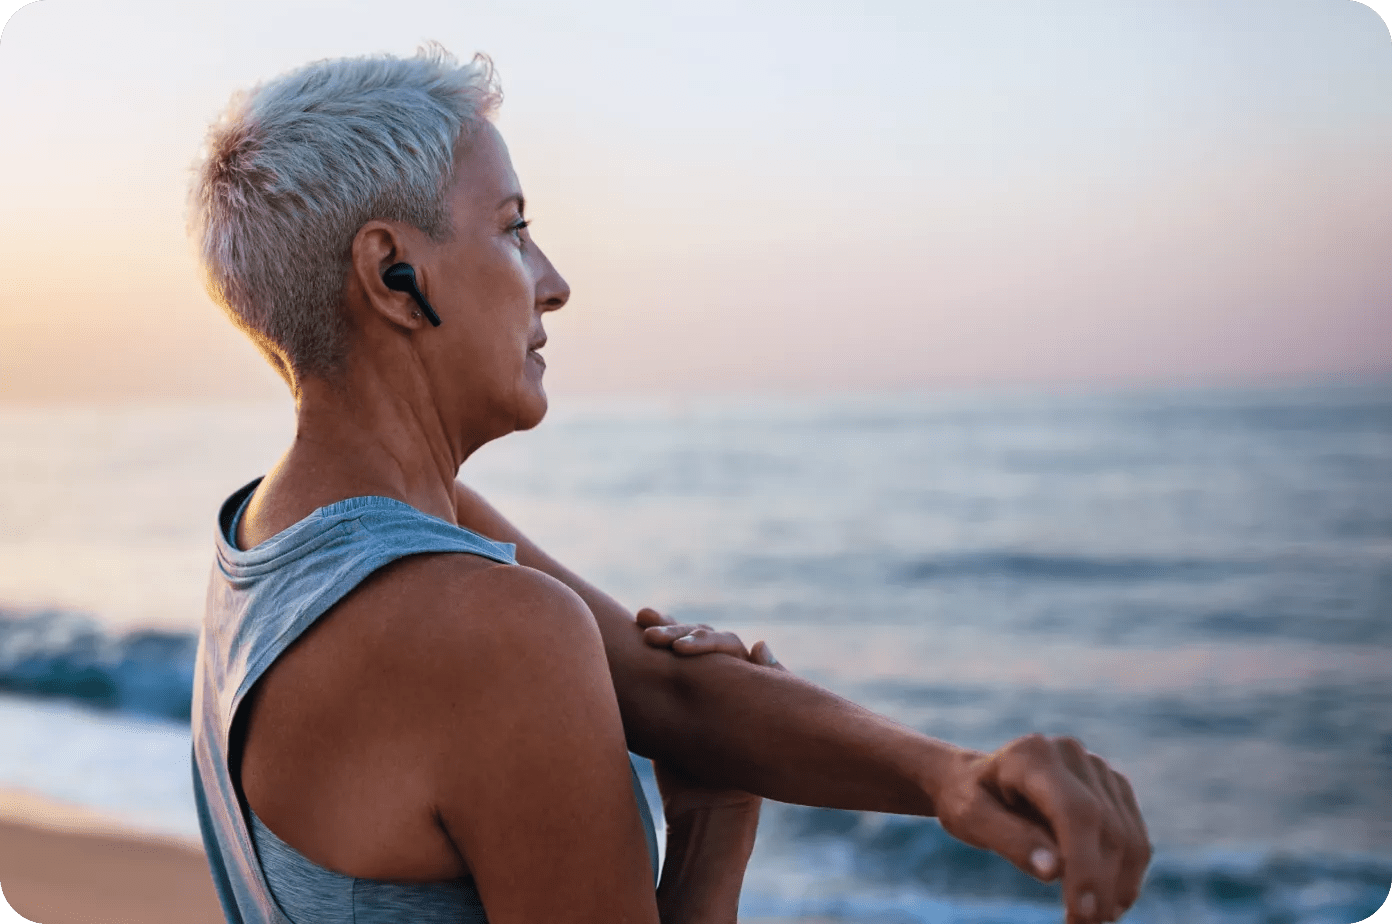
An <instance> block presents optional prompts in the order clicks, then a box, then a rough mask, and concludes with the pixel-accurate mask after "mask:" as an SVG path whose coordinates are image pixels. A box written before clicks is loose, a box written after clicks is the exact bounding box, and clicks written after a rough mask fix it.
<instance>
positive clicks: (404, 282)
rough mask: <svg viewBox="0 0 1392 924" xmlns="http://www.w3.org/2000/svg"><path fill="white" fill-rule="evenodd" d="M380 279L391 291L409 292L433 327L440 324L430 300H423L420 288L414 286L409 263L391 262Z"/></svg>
mask: <svg viewBox="0 0 1392 924" xmlns="http://www.w3.org/2000/svg"><path fill="white" fill-rule="evenodd" d="M382 281H383V282H384V283H386V284H387V288H388V289H391V290H392V291H393V292H409V293H411V297H412V298H414V299H415V300H416V304H417V305H420V309H421V311H424V312H425V316H426V318H427V319H429V321H430V323H431V325H432V326H434V327H439V326H440V316H439V315H438V314H436V313H435V309H434V308H431V307H430V302H428V301H426V300H425V296H424V295H422V294H421V290H420V289H418V288H417V287H416V271H415V269H414V268H413V267H412V266H411V264H409V263H393V264H392V265H391V266H389V267H387V271H386V272H385V273H383V274H382Z"/></svg>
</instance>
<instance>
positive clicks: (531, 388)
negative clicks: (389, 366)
mask: <svg viewBox="0 0 1392 924" xmlns="http://www.w3.org/2000/svg"><path fill="white" fill-rule="evenodd" d="M525 205H526V203H525V200H524V199H523V196H522V187H521V184H520V183H519V182H518V180H517V174H516V173H515V172H514V171H513V168H512V161H511V158H510V157H509V156H508V150H507V145H506V144H504V143H503V138H502V136H501V135H500V134H499V133H498V131H497V129H495V128H494V127H493V126H492V125H487V124H485V125H484V126H483V127H481V128H480V129H478V130H477V131H476V132H475V133H474V134H473V136H472V137H470V138H466V139H465V141H464V142H463V143H462V144H461V147H460V151H459V152H458V154H457V155H456V160H455V180H454V184H453V186H451V188H450V190H449V193H448V195H447V206H448V209H449V214H450V218H451V220H452V223H453V229H454V235H453V237H452V238H451V239H449V240H447V241H444V242H439V243H431V244H430V245H427V247H426V251H427V252H426V256H425V259H424V260H420V261H418V266H417V272H418V274H420V275H422V276H423V285H424V287H425V289H426V291H427V292H428V296H429V298H430V301H431V304H432V305H433V306H434V307H435V310H436V311H437V312H438V313H439V315H440V317H441V319H442V321H443V323H442V324H441V326H440V327H438V328H434V329H427V330H426V331H425V336H424V337H422V338H421V339H420V343H421V351H422V354H423V355H425V356H426V357H428V359H429V362H428V367H429V368H430V370H431V378H432V379H433V382H432V387H433V388H434V389H435V391H436V394H437V396H438V398H440V399H443V400H444V402H446V403H447V404H446V407H447V408H448V410H447V413H453V414H458V415H462V417H464V418H466V419H467V420H468V421H469V422H470V424H471V429H472V428H473V427H477V426H485V427H487V428H488V429H489V430H494V429H496V430H498V431H499V432H497V433H496V434H495V435H502V433H506V432H511V431H512V430H526V429H529V428H531V427H534V426H536V425H537V424H538V423H540V422H541V419H542V417H543V416H544V415H545V414H546V391H545V389H544V387H543V385H542V377H543V374H544V373H545V370H546V361H545V360H544V359H543V358H542V356H541V353H540V352H539V351H540V349H541V347H542V346H543V345H545V343H546V331H545V330H544V328H543V326H542V318H543V315H544V314H545V313H546V312H548V311H555V310H556V309H558V308H560V307H562V306H563V305H565V303H566V301H567V300H568V299H569V298H570V287H569V286H568V285H566V281H565V280H564V279H562V278H561V276H560V274H559V273H557V272H556V268H555V267H554V266H552V265H551V261H550V260H548V259H547V258H546V255H545V254H544V253H543V252H542V251H541V248H540V247H538V246H537V244H536V242H535V241H534V240H533V239H532V236H531V233H530V232H529V231H528V229H527V218H526V212H525ZM439 403H440V402H438V401H437V405H438V404H439ZM446 407H442V408H441V409H442V410H446Z"/></svg>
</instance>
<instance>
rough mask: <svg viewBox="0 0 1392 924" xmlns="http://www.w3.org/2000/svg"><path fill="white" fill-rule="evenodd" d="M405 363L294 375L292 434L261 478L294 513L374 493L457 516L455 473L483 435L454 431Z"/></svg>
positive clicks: (421, 378) (430, 511) (425, 385)
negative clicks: (331, 374)
mask: <svg viewBox="0 0 1392 924" xmlns="http://www.w3.org/2000/svg"><path fill="white" fill-rule="evenodd" d="M405 365H406V369H405V370H404V371H403V370H402V367H401V366H395V368H394V369H393V367H392V364H388V365H387V369H389V370H392V371H390V372H388V373H387V374H386V375H381V374H378V370H377V369H375V368H374V367H373V366H371V365H366V366H364V365H362V364H360V365H357V366H356V367H354V368H351V369H350V370H348V371H346V372H345V373H344V374H343V375H342V376H341V377H339V378H337V379H335V380H334V381H332V382H330V381H326V380H323V379H318V378H306V379H304V380H302V381H300V382H299V383H298V386H299V388H298V392H299V393H298V396H297V402H296V404H297V407H296V417H297V421H296V430H295V440H294V442H293V444H292V445H291V447H290V450H289V452H287V453H286V454H285V456H284V457H283V458H282V459H281V460H280V462H279V463H278V464H277V465H276V467H275V468H274V469H273V470H272V472H271V473H270V474H269V475H268V476H267V485H266V486H265V487H266V488H268V489H269V491H270V493H272V494H274V495H276V496H278V497H281V498H284V499H285V500H287V501H290V505H291V506H294V507H296V508H299V510H298V511H297V512H299V513H300V515H304V514H305V513H307V512H308V511H309V510H313V509H315V508H317V507H320V506H323V505H324V504H326V503H332V502H333V501H336V500H341V499H343V498H345V497H354V496H360V495H365V494H375V495H382V496H385V497H393V498H396V499H397V500H400V501H403V502H405V503H408V504H410V505H411V506H412V507H415V508H416V509H417V510H420V511H422V512H424V513H428V514H430V515H432V516H436V517H439V518H441V519H443V520H446V521H448V522H451V523H453V522H455V521H456V520H455V506H454V481H455V476H456V474H457V473H458V471H459V467H460V465H462V464H463V463H464V460H465V459H466V458H468V456H469V455H470V454H472V453H473V451H474V450H475V449H477V448H478V447H479V446H481V445H483V443H485V442H487V438H484V437H478V436H471V435H470V434H467V433H465V434H461V433H459V432H457V431H458V429H459V428H458V427H457V426H451V422H449V421H446V420H445V419H444V418H442V416H441V414H440V413H439V409H438V408H437V405H436V403H435V401H434V400H433V399H432V396H431V394H430V389H429V387H428V383H427V381H426V380H425V378H424V376H421V375H417V374H413V370H412V369H411V368H410V366H411V365H412V364H409V363H408V364H405ZM258 493H259V492H258ZM292 499H293V500H292ZM274 506H279V504H275V505H274Z"/></svg>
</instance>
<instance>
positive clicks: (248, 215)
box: [189, 43, 502, 388]
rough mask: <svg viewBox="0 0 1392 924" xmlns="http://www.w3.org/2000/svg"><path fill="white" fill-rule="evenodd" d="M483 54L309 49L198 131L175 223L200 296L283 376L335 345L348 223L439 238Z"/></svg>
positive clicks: (334, 364)
mask: <svg viewBox="0 0 1392 924" xmlns="http://www.w3.org/2000/svg"><path fill="white" fill-rule="evenodd" d="M501 102H502V91H501V90H500V89H499V86H498V81H497V77H496V75H495V74H494V71H493V63H492V61H490V60H489V58H488V57H487V56H486V55H482V54H478V55H475V56H474V58H473V60H472V61H470V62H469V63H468V64H466V65H464V66H462V67H461V66H460V65H459V62H458V60H457V59H456V58H455V57H454V56H452V55H451V54H450V53H449V52H447V51H445V49H444V48H442V47H440V46H439V45H436V44H433V43H432V44H428V45H425V46H423V47H422V48H421V49H420V50H419V51H418V52H417V53H416V55H415V56H414V57H411V58H396V57H391V56H382V57H367V58H340V59H335V60H327V61H316V62H314V63H313V64H308V65H306V66H304V67H301V68H299V69H298V70H295V71H292V72H290V73H288V74H285V75H283V76H281V77H278V78H276V79H274V80H271V81H269V82H267V83H263V84H260V85H258V86H257V87H255V88H254V89H252V90H251V91H250V92H248V93H238V94H237V95H235V96H233V98H232V102H231V103H230V104H229V105H228V108H227V110H226V111H225V112H224V113H223V115H222V117H221V118H220V119H219V120H218V121H217V122H215V123H214V124H213V126H212V127H211V129H210V130H209V132H208V139H207V144H206V147H205V151H204V155H203V157H202V159H201V162H200V163H199V164H198V166H197V167H196V168H195V177H194V181H193V187H192V189H191V191H190V216H189V227H190V233H191V234H192V236H193V238H194V240H195V242H196V243H197V245H198V249H199V258H200V261H201V263H202V266H203V272H204V282H205V285H206V286H207V289H208V294H209V295H210V296H212V298H213V300H214V301H216V302H217V303H218V304H219V305H221V306H222V308H223V309H224V310H225V311H226V312H227V314H228V316H229V317H231V319H232V321H233V323H235V324H236V325H237V326H238V327H240V328H241V329H242V330H243V331H244V332H245V333H246V334H247V335H248V336H249V337H251V339H252V340H253V341H254V342H255V343H256V345H257V346H258V347H259V348H260V349H261V351H262V352H263V353H265V354H266V358H267V359H269V360H270V361H271V363H272V365H275V366H277V367H278V371H279V372H280V373H281V375H282V377H284V378H285V379H286V381H287V382H288V383H290V384H291V386H292V388H293V387H294V383H295V381H296V379H297V378H298V377H299V376H302V375H317V376H323V377H332V376H333V374H334V373H335V372H336V371H338V370H339V369H340V368H341V366H342V362H343V359H344V356H345V355H346V353H347V348H348V343H347V341H348V336H349V330H348V323H347V319H346V317H345V316H344V313H343V311H342V309H341V299H342V294H343V287H344V283H345V281H346V279H347V275H348V269H349V264H350V262H351V257H352V243H353V237H354V235H356V234H357V232H358V229H359V228H361V227H362V226H363V224H365V223H366V222H368V221H370V220H373V219H382V220H388V221H400V222H405V223H408V224H410V225H412V226H413V227H416V228H419V229H420V230H421V231H423V232H425V233H426V234H428V235H430V237H432V238H433V239H435V240H446V239H448V238H449V237H450V236H452V234H453V229H452V228H451V227H450V221H449V213H448V211H447V208H446V204H445V195H446V192H447V190H448V189H449V187H450V184H451V183H452V182H453V179H454V176H453V174H454V157H455V151H456V148H457V146H458V145H459V143H460V142H461V140H462V139H464V138H465V137H466V136H469V135H471V134H472V133H473V132H474V131H475V130H477V129H478V128H479V127H480V126H481V125H482V124H483V123H484V122H485V121H486V120H487V119H489V118H490V117H491V116H492V114H493V113H494V112H495V111H496V110H497V108H498V106H499V104H500V103H501Z"/></svg>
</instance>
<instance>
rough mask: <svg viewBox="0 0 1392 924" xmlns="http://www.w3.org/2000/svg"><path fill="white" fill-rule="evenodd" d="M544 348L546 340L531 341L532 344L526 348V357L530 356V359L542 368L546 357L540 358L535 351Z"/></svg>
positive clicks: (543, 338)
mask: <svg viewBox="0 0 1392 924" xmlns="http://www.w3.org/2000/svg"><path fill="white" fill-rule="evenodd" d="M544 346H546V338H545V337H542V338H541V339H540V340H534V341H532V343H531V344H529V345H528V347H527V355H528V356H530V357H531V358H532V359H535V360H536V361H537V362H539V363H541V365H542V366H543V367H544V366H545V365H546V357H544V356H542V355H541V354H540V353H538V352H537V351H538V350H540V349H541V348H542V347H544Z"/></svg>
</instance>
